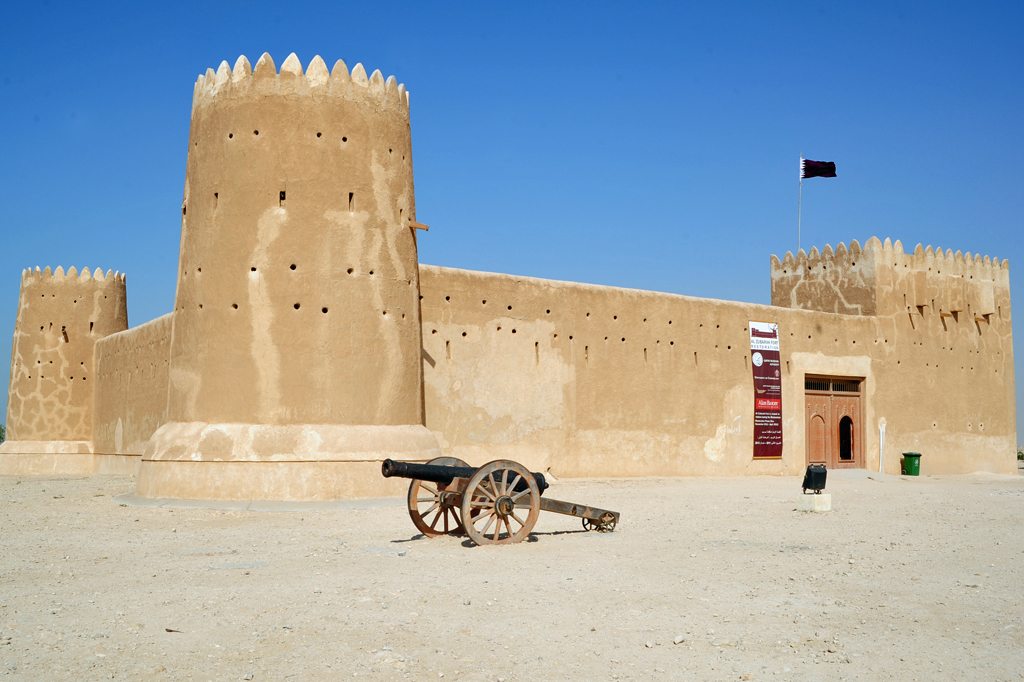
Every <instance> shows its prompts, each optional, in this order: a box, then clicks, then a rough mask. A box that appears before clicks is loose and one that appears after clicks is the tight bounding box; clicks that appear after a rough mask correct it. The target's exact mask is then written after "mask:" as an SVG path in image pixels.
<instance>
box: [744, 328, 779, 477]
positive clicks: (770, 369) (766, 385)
mask: <svg viewBox="0 0 1024 682" xmlns="http://www.w3.org/2000/svg"><path fill="white" fill-rule="evenodd" d="M749 326H750V365H751V367H752V368H753V370H754V459H780V458H781V457H782V372H781V368H780V366H779V365H780V361H779V325H778V324H776V323H775V322H751V323H750V325H749Z"/></svg>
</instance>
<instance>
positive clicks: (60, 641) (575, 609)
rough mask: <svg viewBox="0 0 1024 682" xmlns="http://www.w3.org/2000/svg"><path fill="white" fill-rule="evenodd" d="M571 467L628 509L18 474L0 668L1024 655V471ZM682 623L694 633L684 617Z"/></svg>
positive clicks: (863, 669) (3, 504)
mask: <svg viewBox="0 0 1024 682" xmlns="http://www.w3.org/2000/svg"><path fill="white" fill-rule="evenodd" d="M873 476H874V478H876V479H881V480H872V479H871V478H868V477H867V474H866V472H858V473H857V474H854V475H849V476H847V477H846V479H845V480H841V477H840V475H838V474H835V473H834V474H832V475H830V477H829V485H828V491H829V492H831V493H832V495H833V507H834V511H833V512H831V513H827V514H807V513H800V512H797V511H795V507H796V505H795V502H794V500H795V496H796V493H797V492H798V483H799V481H798V480H797V479H794V478H774V477H757V478H728V479H708V478H704V479H639V480H614V481H600V480H588V481H560V482H556V483H554V485H553V486H552V488H551V489H550V490H549V492H548V494H549V495H550V496H552V497H555V498H557V499H565V500H571V501H574V502H583V503H588V504H592V505H596V506H601V507H605V508H610V509H616V510H619V511H621V512H622V518H623V520H622V523H621V524H620V526H619V528H618V530H617V531H616V532H614V533H611V534H598V533H587V532H582V531H581V530H580V528H579V525H578V522H577V521H576V520H575V519H571V518H566V517H560V516H556V515H553V514H542V515H541V519H540V522H539V523H538V524H537V528H536V530H535V533H534V535H533V537H532V538H531V541H530V542H525V543H522V544H519V545H511V546H501V547H475V546H472V545H471V543H469V542H468V541H467V540H465V539H459V538H442V539H438V540H429V539H425V538H423V537H421V536H418V535H416V534H415V530H414V528H413V526H412V523H411V522H410V521H409V518H408V516H407V515H406V512H405V510H404V508H402V507H398V506H395V507H389V508H378V509H367V510H341V511H319V512H309V511H306V512H287V513H271V512H253V511H220V510H210V509H184V510H183V509H174V510H172V509H152V508H134V507H123V506H119V504H117V503H116V502H114V501H112V499H111V498H112V496H114V495H116V494H119V493H128V492H131V490H132V488H133V479H130V478H126V477H124V478H122V477H91V478H70V477H59V478H58V477H51V478H15V477H6V478H0V514H2V518H3V531H2V536H0V538H2V540H0V549H2V555H0V675H7V676H9V677H10V678H11V679H33V680H97V679H127V680H140V679H141V680H189V679H195V680H248V679H252V680H257V681H260V680H285V679H288V680H324V679H350V678H357V679H372V680H438V679H440V678H442V677H443V678H444V679H445V681H446V682H447V680H467V681H470V680H497V681H501V680H505V681H507V682H513V681H519V680H647V679H655V680H657V679H665V680H677V679H694V680H811V679H813V680H847V679H849V680H853V679H861V680H884V679H897V680H915V679H916V680H1020V679H1024V673H1022V669H1024V665H1022V664H1024V649H1022V644H1024V633H1022V628H1024V623H1022V620H1021V618H1022V615H1024V604H1022V597H1024V590H1022V587H1021V577H1022V575H1021V572H1020V571H1021V568H1020V566H1021V560H1022V559H1024V536H1022V535H1021V533H1020V530H1019V529H1020V527H1021V519H1022V518H1024V477H1010V476H1003V477H997V476H980V475H979V476H963V477H947V478H938V477H936V478H920V479H905V478H900V477H879V476H878V475H873ZM676 641H678V642H679V643H674V642H676Z"/></svg>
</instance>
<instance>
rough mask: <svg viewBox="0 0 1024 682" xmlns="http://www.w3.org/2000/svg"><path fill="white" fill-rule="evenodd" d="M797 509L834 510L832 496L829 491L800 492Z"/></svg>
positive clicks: (808, 510) (812, 510)
mask: <svg viewBox="0 0 1024 682" xmlns="http://www.w3.org/2000/svg"><path fill="white" fill-rule="evenodd" d="M796 508H797V511H807V512H827V511H832V496H831V495H829V494H828V493H821V494H819V495H815V494H814V493H800V494H799V495H797V498H796Z"/></svg>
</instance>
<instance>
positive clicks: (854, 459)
mask: <svg viewBox="0 0 1024 682" xmlns="http://www.w3.org/2000/svg"><path fill="white" fill-rule="evenodd" d="M860 387H861V380H860V379H841V378H836V377H807V378H805V380H804V395H805V404H806V406H807V407H806V412H805V420H806V421H805V424H806V426H807V436H806V438H807V463H808V464H824V465H825V466H827V467H828V468H829V469H852V468H863V466H864V458H863V454H862V452H861V450H862V448H861V442H862V436H861V413H860V410H861V405H860Z"/></svg>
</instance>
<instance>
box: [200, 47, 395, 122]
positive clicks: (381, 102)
mask: <svg viewBox="0 0 1024 682" xmlns="http://www.w3.org/2000/svg"><path fill="white" fill-rule="evenodd" d="M268 95H299V96H324V95H326V96H329V97H341V98H344V99H348V100H366V101H370V102H372V103H374V104H375V105H376V106H378V107H382V108H388V109H393V110H395V111H398V112H400V113H402V114H403V115H404V116H406V117H408V115H409V93H408V92H407V91H406V89H405V85H404V84H401V83H398V81H397V80H395V77H394V76H388V77H387V79H385V78H384V76H383V75H382V74H381V72H380V70H376V71H374V72H373V73H372V74H371V75H370V76H369V77H367V75H366V69H364V68H363V65H362V64H356V65H355V67H353V69H352V71H351V73H349V70H348V67H347V66H346V65H345V62H344V61H342V60H340V59H339V60H338V61H337V62H335V63H334V68H333V69H331V70H330V71H328V70H327V64H326V63H325V62H324V60H323V59H322V58H321V57H320V55H317V56H315V57H313V59H312V60H311V61H310V62H309V66H307V67H306V71H305V72H303V70H302V63H301V62H299V58H298V57H297V56H295V53H294V52H293V53H291V54H290V55H288V58H287V59H285V60H284V63H283V64H282V65H281V71H280V73H278V71H277V67H276V66H275V65H274V60H273V59H272V58H271V56H270V55H269V54H267V53H266V52H264V53H263V56H262V57H260V58H259V60H258V61H257V62H256V67H255V68H253V67H251V66H250V64H249V60H248V59H246V57H245V55H242V56H240V57H239V58H238V60H237V61H236V62H235V67H234V68H233V69H232V68H231V67H230V66H229V65H228V63H227V62H226V61H223V62H221V63H220V66H219V67H218V68H217V70H216V71H214V70H213V69H207V70H206V73H205V74H203V75H200V76H199V78H198V79H197V80H196V84H195V90H194V92H193V96H192V109H193V110H195V109H196V108H198V107H202V106H204V105H206V104H208V103H210V102H212V101H215V100H217V99H220V98H224V97H233V98H237V97H266V96H268Z"/></svg>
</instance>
